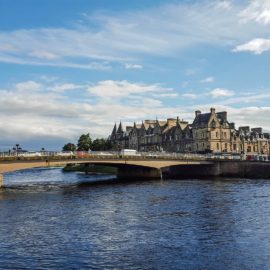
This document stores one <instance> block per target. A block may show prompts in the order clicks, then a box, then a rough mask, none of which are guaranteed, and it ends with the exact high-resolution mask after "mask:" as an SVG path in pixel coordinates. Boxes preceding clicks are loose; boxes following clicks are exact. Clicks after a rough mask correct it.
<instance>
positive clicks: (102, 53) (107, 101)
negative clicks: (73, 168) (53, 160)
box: [0, 0, 270, 150]
mask: <svg viewBox="0 0 270 270" xmlns="http://www.w3.org/2000/svg"><path fill="white" fill-rule="evenodd" d="M269 51H270V0H253V1H177V0H172V1H168V0H167V1H164V0H163V1H162V0H155V1H154V0H137V1H120V0H96V1H95V0H91V1H88V0H76V1H73V0H57V1H52V0H39V1H36V0H31V1H30V0H12V1H10V0H0V70H1V72H0V113H1V118H0V132H1V140H0V150H4V149H9V148H10V147H12V145H13V144H15V143H21V145H22V146H23V147H24V148H28V149H39V148H41V147H45V148H47V149H59V148H61V146H62V145H63V143H64V142H68V141H72V142H76V140H77V138H78V136H79V135H80V134H81V133H85V132H90V133H91V134H92V136H93V137H96V136H104V137H106V136H107V135H108V134H109V133H110V132H111V129H112V126H113V124H114V122H115V121H116V122H119V121H120V120H122V122H123V123H124V124H131V123H133V122H134V121H137V122H141V120H142V119H149V118H154V119H155V118H156V117H158V118H159V119H166V118H169V117H176V116H179V117H180V118H183V119H186V120H188V121H192V120H193V116H194V111H195V110H197V109H201V110H202V111H204V112H205V111H208V110H209V108H210V107H216V108H217V110H227V111H228V113H229V120H230V121H233V122H235V123H236V125H237V126H240V125H247V124H249V125H251V126H253V127H255V126H263V127H264V128H265V130H267V131H270V120H269V119H270V117H269V116H270V106H269V101H270V76H269V75H270V74H269V60H270V52H269Z"/></svg>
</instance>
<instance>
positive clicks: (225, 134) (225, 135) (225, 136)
mask: <svg viewBox="0 0 270 270" xmlns="http://www.w3.org/2000/svg"><path fill="white" fill-rule="evenodd" d="M224 138H225V139H226V138H227V133H226V132H224ZM226 148H227V147H226Z"/></svg>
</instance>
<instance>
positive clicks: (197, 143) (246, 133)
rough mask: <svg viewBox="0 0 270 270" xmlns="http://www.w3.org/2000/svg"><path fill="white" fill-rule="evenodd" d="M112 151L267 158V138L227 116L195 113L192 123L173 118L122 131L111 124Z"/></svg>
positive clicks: (269, 143) (141, 124)
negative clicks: (130, 150) (232, 121)
mask: <svg viewBox="0 0 270 270" xmlns="http://www.w3.org/2000/svg"><path fill="white" fill-rule="evenodd" d="M109 140H110V141H111V143H112V145H113V147H114V149H117V150H121V149H126V148H129V149H135V150H138V151H146V152H148V151H166V152H181V153H191V152H192V153H238V154H241V153H246V154H250V155H253V154H269V149H270V147H269V145H270V134H269V133H263V131H262V128H252V129H250V127H248V126H246V127H239V129H236V128H235V124H234V123H231V122H229V121H228V119H227V112H216V111H215V109H214V108H211V110H210V112H209V113H201V112H200V111H196V112H195V118H194V121H193V123H191V124H190V123H188V122H186V121H184V120H181V119H179V118H178V117H177V118H169V119H167V120H166V121H159V120H145V121H143V122H142V123H140V124H136V123H134V125H133V126H127V127H126V129H125V130H124V128H123V126H122V123H121V122H120V124H119V126H118V127H117V125H116V124H115V126H114V128H113V131H112V133H111V135H110V137H109Z"/></svg>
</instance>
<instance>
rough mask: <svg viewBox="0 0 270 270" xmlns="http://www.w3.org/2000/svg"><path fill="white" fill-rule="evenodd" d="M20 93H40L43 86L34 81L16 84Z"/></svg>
mask: <svg viewBox="0 0 270 270" xmlns="http://www.w3.org/2000/svg"><path fill="white" fill-rule="evenodd" d="M16 89H17V90H18V91H38V90H40V89H41V84H39V83H37V82H34V81H26V82H21V83H17V84H16Z"/></svg>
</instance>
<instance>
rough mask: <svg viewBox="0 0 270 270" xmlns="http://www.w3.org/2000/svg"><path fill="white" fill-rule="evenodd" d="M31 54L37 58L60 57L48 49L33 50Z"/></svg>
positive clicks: (50, 58)
mask: <svg viewBox="0 0 270 270" xmlns="http://www.w3.org/2000/svg"><path fill="white" fill-rule="evenodd" d="M29 55H31V56H34V57H36V58H41V59H48V60H53V59H57V58H58V56H57V55H55V54H54V53H51V52H48V51H33V52H31V53H30V54H29Z"/></svg>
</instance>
